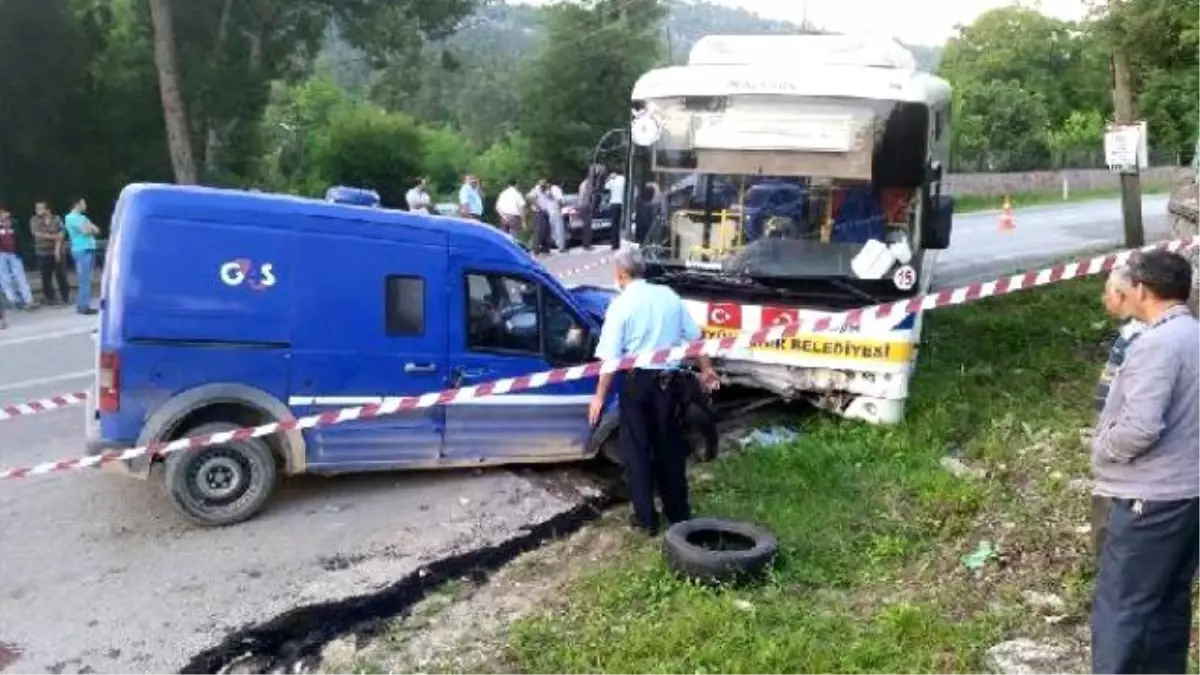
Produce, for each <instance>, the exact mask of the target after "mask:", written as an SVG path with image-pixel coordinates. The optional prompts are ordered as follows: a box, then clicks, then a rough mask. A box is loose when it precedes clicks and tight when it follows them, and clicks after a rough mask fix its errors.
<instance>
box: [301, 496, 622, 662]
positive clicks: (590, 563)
mask: <svg viewBox="0 0 1200 675" xmlns="http://www.w3.org/2000/svg"><path fill="white" fill-rule="evenodd" d="M625 511H626V509H618V510H617V513H614V514H610V516H608V517H606V518H605V519H604V520H603V521H600V522H598V523H596V524H594V525H590V526H588V527H585V528H584V529H582V530H580V531H579V532H577V533H575V534H574V535H572V536H570V537H568V538H565V539H561V540H559V541H556V542H554V543H552V544H550V545H548V546H545V547H542V548H540V549H538V550H535V551H531V552H529V553H526V554H525V555H523V556H521V557H519V558H517V559H516V560H515V561H514V562H512V563H511V564H509V565H508V566H507V567H505V568H503V569H502V570H500V571H499V572H497V573H496V574H494V575H492V577H491V578H490V579H489V580H488V581H487V582H486V583H484V584H483V585H480V586H473V585H470V584H469V583H467V582H465V581H462V582H457V583H450V584H447V585H446V586H445V587H443V588H442V589H441V590H440V591H439V592H438V593H437V594H435V595H432V596H430V597H429V598H427V599H426V600H425V601H423V602H421V603H420V604H418V605H417V606H415V607H414V608H413V610H412V612H411V613H410V614H409V615H408V616H406V617H403V618H397V619H393V620H392V621H390V622H388V623H387V624H385V625H384V626H382V627H381V629H380V631H379V634H378V636H377V637H376V638H374V639H372V640H370V641H368V642H367V643H366V644H364V645H361V646H360V645H359V644H357V643H356V642H355V639H354V638H346V639H343V640H339V641H335V642H333V643H330V644H329V645H328V646H327V647H326V648H325V650H324V652H323V653H322V656H323V657H324V658H323V661H322V664H321V670H320V672H323V673H347V672H350V673H405V672H488V673H505V672H510V670H509V668H508V667H507V666H506V664H505V663H504V661H503V659H502V657H503V653H504V648H505V645H506V644H507V632H508V627H509V626H510V625H511V624H512V623H513V622H514V621H515V620H517V619H519V618H521V617H523V616H526V615H529V614H531V613H533V612H544V611H546V610H547V608H549V607H552V606H553V605H554V604H555V603H556V602H558V601H559V599H560V598H561V596H562V595H563V591H564V590H565V589H566V588H567V587H568V586H569V585H570V584H571V582H572V581H574V580H575V579H577V578H578V577H579V576H580V575H581V574H583V573H586V572H588V571H589V570H591V569H594V568H595V567H596V566H597V565H600V564H602V563H603V562H604V561H607V560H611V559H612V558H614V557H616V555H617V554H618V553H619V552H620V551H622V550H624V549H625V548H626V547H628V546H629V545H631V544H633V543H635V542H636V540H637V538H638V537H637V535H635V534H633V533H631V532H629V531H628V530H626V529H625V528H620V527H616V524H617V523H618V522H619V520H620V519H621V518H623V517H624V515H623V514H624V512H625Z"/></svg>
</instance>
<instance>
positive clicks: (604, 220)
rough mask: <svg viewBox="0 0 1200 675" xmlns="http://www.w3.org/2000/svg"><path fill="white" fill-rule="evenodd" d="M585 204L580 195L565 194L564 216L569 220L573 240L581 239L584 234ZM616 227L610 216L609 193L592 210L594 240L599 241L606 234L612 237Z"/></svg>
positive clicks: (569, 233)
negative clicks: (582, 202)
mask: <svg viewBox="0 0 1200 675" xmlns="http://www.w3.org/2000/svg"><path fill="white" fill-rule="evenodd" d="M584 213H585V212H584V210H583V206H582V205H581V204H580V203H579V195H578V194H577V193H576V194H569V195H563V218H565V219H566V220H567V236H568V237H569V238H570V239H571V240H579V239H580V238H581V236H582V234H583V215H584ZM614 231H615V230H614V228H613V226H612V220H611V219H610V218H609V217H608V194H607V193H605V194H604V196H603V197H601V199H600V203H599V205H597V208H596V210H595V211H593V212H592V240H593V241H599V240H601V239H603V238H604V237H605V236H608V237H612V236H615V235H613V232H614Z"/></svg>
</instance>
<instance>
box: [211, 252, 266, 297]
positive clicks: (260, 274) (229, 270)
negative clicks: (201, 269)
mask: <svg viewBox="0 0 1200 675" xmlns="http://www.w3.org/2000/svg"><path fill="white" fill-rule="evenodd" d="M220 275H221V281H223V282H224V283H225V285H226V286H241V285H242V284H246V285H247V286H249V287H250V288H252V289H254V290H256V291H264V290H266V289H268V288H270V287H272V286H274V285H275V282H276V279H275V266H274V265H273V264H272V263H263V264H261V265H259V266H258V268H257V269H254V263H253V261H251V260H250V259H248V258H238V259H236V260H230V261H229V262H227V263H225V264H224V265H221V270H220Z"/></svg>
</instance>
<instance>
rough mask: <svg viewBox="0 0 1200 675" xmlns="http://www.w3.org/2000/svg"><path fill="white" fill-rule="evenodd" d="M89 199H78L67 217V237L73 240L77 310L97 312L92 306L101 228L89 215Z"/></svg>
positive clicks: (81, 312)
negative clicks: (97, 237)
mask: <svg viewBox="0 0 1200 675" xmlns="http://www.w3.org/2000/svg"><path fill="white" fill-rule="evenodd" d="M86 211H87V200H85V199H83V198H79V199H76V200H75V201H74V203H73V205H72V206H71V212H70V213H68V214H67V217H66V221H65V222H66V228H67V237H68V238H69V239H70V240H71V257H72V258H74V259H75V283H76V284H77V285H78V286H79V288H78V289H77V290H76V291H75V311H77V312H79V313H80V314H95V313H96V310H95V309H93V308H92V269H93V268H94V267H95V264H96V235H97V234H100V228H98V227H96V226H95V224H93V223H92V220H91V219H90V218H88V217H87V215H86Z"/></svg>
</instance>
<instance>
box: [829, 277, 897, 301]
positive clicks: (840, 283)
mask: <svg viewBox="0 0 1200 675" xmlns="http://www.w3.org/2000/svg"><path fill="white" fill-rule="evenodd" d="M823 281H828V282H829V285H830V286H835V287H837V288H838V289H840V290H843V291H846V292H847V293H849V294H851V295H853V296H856V297H858V298H861V299H863V300H866V301H867V302H869V303H871V304H872V305H880V304H883V300H881V299H879V298H877V297H875V296H874V295H871V294H870V293H868V292H866V291H864V290H863V289H861V288H859V287H858V286H855V285H854V284H852V283H850V282H848V281H846V280H845V279H839V278H838V277H826V278H825V279H823Z"/></svg>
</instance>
